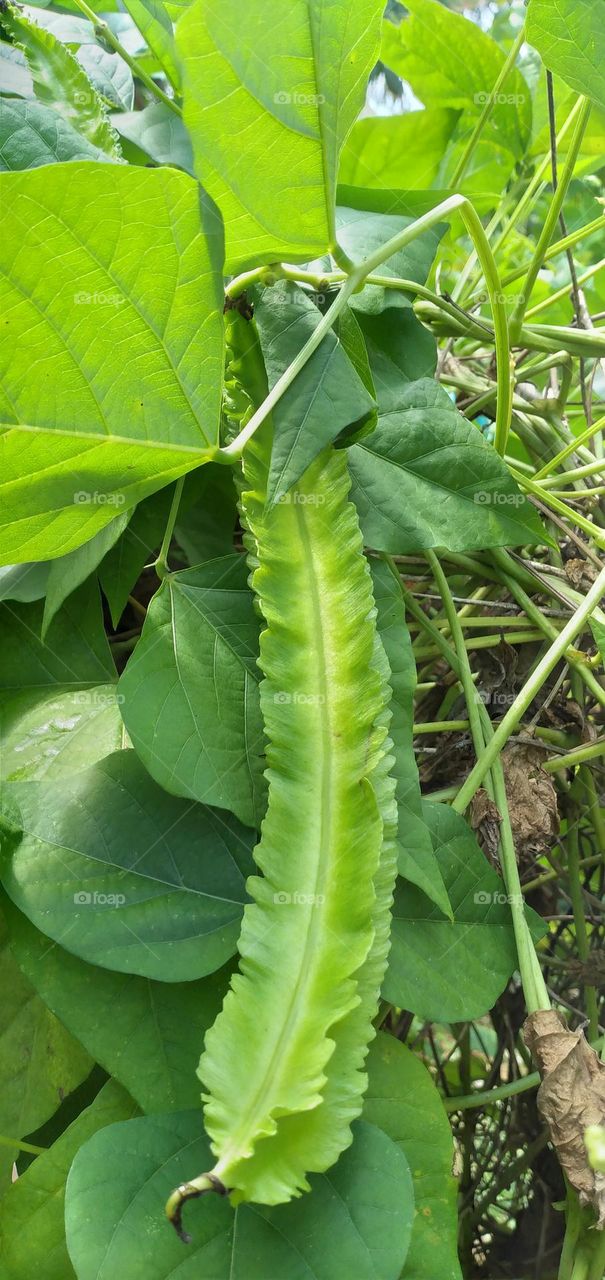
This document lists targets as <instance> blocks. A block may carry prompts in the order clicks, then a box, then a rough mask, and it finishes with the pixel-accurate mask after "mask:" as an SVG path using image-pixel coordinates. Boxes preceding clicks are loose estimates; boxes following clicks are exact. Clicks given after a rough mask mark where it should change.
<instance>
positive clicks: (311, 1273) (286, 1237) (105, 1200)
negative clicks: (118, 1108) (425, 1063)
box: [65, 1111, 414, 1280]
mask: <svg viewBox="0 0 605 1280" xmlns="http://www.w3.org/2000/svg"><path fill="white" fill-rule="evenodd" d="M209 1161H210V1162H211V1161H212V1157H211V1154H210V1150H209V1146H208V1141H207V1139H206V1138H205V1137H204V1136H203V1134H202V1132H201V1121H200V1116H199V1113H198V1112H196V1111H193V1112H192V1111H184V1112H179V1113H177V1114H175V1115H171V1116H145V1117H144V1118H141V1119H139V1120H128V1121H126V1122H124V1123H122V1124H120V1125H112V1126H111V1127H110V1128H108V1129H105V1130H103V1131H101V1132H100V1133H98V1134H96V1136H95V1137H94V1138H92V1139H91V1141H90V1142H88V1143H87V1144H86V1146H85V1147H82V1148H81V1150H80V1151H79V1152H78V1155H77V1156H76V1158H75V1160H74V1163H73V1165H72V1168H71V1172H70V1174H69V1178H68V1183H67V1196H66V1211H65V1221H66V1229H67V1244H68V1248H69V1254H70V1257H71V1260H72V1263H73V1265H74V1268H75V1271H76V1275H77V1277H78V1280H110V1277H114V1276H115V1275H116V1273H117V1274H119V1275H120V1276H124V1277H125V1280H126V1277H128V1280H130V1277H133V1278H134V1276H136V1275H137V1274H140V1275H141V1276H142V1275H143V1274H147V1272H148V1269H149V1268H150V1267H153V1275H154V1280H176V1277H177V1276H178V1277H179V1280H199V1277H202V1276H208V1277H210V1276H211V1277H212V1280H268V1277H271V1280H278V1277H279V1278H280V1280H281V1277H286V1276H287V1277H288V1280H342V1277H343V1276H351V1277H353V1276H354V1277H355V1280H398V1277H399V1275H400V1273H401V1267H402V1265H403V1262H404V1260H405V1255H406V1252H407V1248H408V1244H409V1239H410V1232H411V1225H412V1216H413V1211H414V1208H413V1206H414V1200H413V1192H412V1182H411V1177H410V1173H409V1169H408V1166H407V1161H406V1159H405V1156H404V1155H403V1152H402V1151H401V1150H400V1148H399V1147H398V1146H397V1145H396V1144H395V1143H394V1142H392V1141H391V1139H390V1138H388V1137H387V1135H386V1134H385V1133H383V1132H382V1131H381V1130H380V1129H375V1128H374V1127H373V1126H372V1125H369V1124H366V1123H365V1122H364V1121H358V1123H357V1125H356V1126H355V1140H354V1143H353V1146H352V1147H351V1148H349V1150H348V1151H345V1153H344V1155H343V1156H341V1158H340V1160H339V1162H338V1164H337V1165H335V1166H334V1167H333V1168H332V1169H330V1170H329V1171H328V1172H327V1173H326V1174H322V1175H315V1176H312V1177H311V1179H310V1181H311V1185H312V1190H311V1192H310V1193H309V1194H308V1195H305V1196H302V1197H301V1198H300V1199H299V1200H294V1201H292V1202H291V1203H290V1204H286V1205H279V1206H278V1207H277V1208H275V1209H267V1208H264V1207H263V1206H262V1205H242V1206H241V1207H240V1208H238V1209H236V1210H233V1209H232V1208H231V1206H230V1204H229V1203H228V1202H227V1201H226V1200H224V1199H221V1198H219V1197H217V1196H206V1197H205V1199H204V1201H202V1202H201V1203H200V1204H198V1205H197V1206H195V1205H194V1206H191V1207H190V1208H189V1210H188V1220H187V1225H188V1227H189V1229H190V1231H191V1233H192V1235H193V1244H192V1245H190V1246H189V1251H188V1253H187V1254H184V1253H183V1245H182V1244H181V1242H180V1240H178V1239H177V1237H176V1235H175V1233H174V1231H173V1230H172V1228H171V1227H170V1226H169V1225H168V1224H167V1223H166V1222H165V1221H164V1224H163V1225H161V1223H162V1213H163V1206H164V1202H165V1200H166V1198H167V1196H168V1195H169V1193H170V1192H171V1191H172V1189H173V1188H174V1187H175V1186H176V1185H177V1184H178V1183H181V1182H183V1181H185V1180H186V1179H187V1178H190V1177H193V1176H195V1175H196V1174H197V1173H199V1171H200V1169H207V1168H209V1167H210V1165H209Z"/></svg>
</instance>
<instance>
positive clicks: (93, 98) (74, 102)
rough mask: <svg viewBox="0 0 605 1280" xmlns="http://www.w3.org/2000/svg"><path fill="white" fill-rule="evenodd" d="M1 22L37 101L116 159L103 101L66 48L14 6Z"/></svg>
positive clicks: (117, 154)
mask: <svg viewBox="0 0 605 1280" xmlns="http://www.w3.org/2000/svg"><path fill="white" fill-rule="evenodd" d="M36 17H37V15H36ZM2 22H3V23H4V25H5V26H6V27H7V29H8V31H9V32H10V33H11V35H12V36H13V37H14V39H15V40H16V41H18V43H19V45H20V46H21V47H22V49H23V51H24V53H25V57H26V59H27V64H28V67H29V69H30V72H31V74H32V78H33V82H34V93H35V95H36V98H37V99H38V100H39V102H42V103H44V104H45V105H46V106H50V107H53V108H54V109H55V110H56V111H58V112H59V114H60V115H62V116H63V117H64V119H65V120H67V121H68V123H69V124H71V125H73V127H74V129H77V130H78V132H79V133H81V134H82V135H83V137H85V138H87V139H88V141H89V142H90V143H92V145H93V146H94V147H98V148H99V150H100V151H102V152H104V153H105V158H108V159H110V160H118V159H120V156H121V153H120V146H119V143H118V138H117V134H116V133H115V132H114V130H113V129H112V127H111V125H110V123H109V120H108V119H107V114H106V111H105V108H104V106H103V103H102V102H101V99H100V98H99V95H98V93H97V92H96V90H95V89H94V87H93V85H92V84H91V82H90V80H89V79H88V76H87V75H86V72H85V71H84V69H83V67H81V66H80V64H79V63H78V62H77V61H76V59H75V57H74V55H73V54H72V53H70V51H69V49H67V48H66V46H65V45H64V44H61V42H60V40H59V39H57V37H56V36H55V35H53V33H52V31H48V30H47V31H45V30H43V28H42V27H41V26H39V25H38V23H37V21H36V22H30V21H29V19H28V18H27V17H26V16H25V14H24V13H22V12H21V11H20V10H18V9H13V8H10V9H8V10H7V11H5V12H4V14H3V16H2Z"/></svg>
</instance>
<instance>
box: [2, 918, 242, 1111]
mask: <svg viewBox="0 0 605 1280" xmlns="http://www.w3.org/2000/svg"><path fill="white" fill-rule="evenodd" d="M7 920H8V925H9V930H10V942H11V947H12V950H13V953H14V955H15V958H16V960H17V962H18V964H19V966H20V968H21V969H22V971H23V973H24V974H25V975H26V977H27V978H28V980H29V981H30V982H31V984H32V986H33V987H34V988H35V990H36V991H37V992H38V994H39V995H40V996H41V998H42V1000H43V1001H44V1004H45V1005H46V1006H47V1007H48V1008H49V1009H50V1010H52V1012H53V1013H54V1014H56V1016H57V1017H58V1018H60V1019H61V1022H62V1023H63V1025H64V1026H65V1027H67V1028H68V1029H69V1031H71V1032H72V1033H73V1035H74V1036H76V1037H77V1039H78V1040H79V1041H80V1043H81V1044H83V1045H84V1046H85V1048H86V1049H87V1050H88V1052H89V1053H90V1054H91V1056H92V1057H93V1058H94V1060H95V1062H98V1063H100V1065H101V1066H102V1067H104V1068H105V1070H106V1071H108V1072H109V1073H110V1075H112V1076H114V1077H115V1079H116V1080H119V1081H120V1082H121V1084H123V1085H124V1088H126V1089H128V1092H129V1093H130V1094H131V1096H132V1097H133V1098H135V1099H136V1101H137V1102H138V1103H139V1106H140V1107H141V1108H142V1110H143V1111H146V1112H157V1111H174V1110H177V1109H179V1108H183V1107H197V1106H198V1105H199V1092H200V1086H199V1081H198V1079H197V1075H196V1068H197V1064H198V1060H199V1056H200V1049H201V1046H202V1043H203V1040H204V1035H205V1033H206V1030H207V1028H208V1027H209V1026H211V1025H212V1023H213V1022H214V1019H215V1017H216V1015H217V1013H218V1012H219V1009H220V1006H221V1001H222V998H223V995H224V992H225V989H226V986H227V982H228V977H229V974H228V971H226V970H225V969H221V970H219V971H218V973H216V974H212V975H211V976H210V977H208V978H201V979H198V981H197V982H181V983H174V982H153V981H150V980H149V979H148V978H139V977H137V976H136V974H132V973H129V974H125V973H112V972H111V971H110V970H109V969H98V968H93V966H92V965H89V964H86V963H85V962H84V961H83V960H79V959H78V958H77V957H76V956H72V955H70V954H69V952H68V951H64V950H63V948H62V947H58V946H56V945H54V946H53V945H50V944H49V941H48V938H46V937H45V936H44V934H42V933H39V932H38V930H37V929H34V927H33V925H31V924H30V922H29V920H27V919H26V917H25V916H24V915H22V914H21V912H20V911H17V910H16V908H15V907H13V905H12V903H9V904H8V907H7ZM198 1114H199V1113H198Z"/></svg>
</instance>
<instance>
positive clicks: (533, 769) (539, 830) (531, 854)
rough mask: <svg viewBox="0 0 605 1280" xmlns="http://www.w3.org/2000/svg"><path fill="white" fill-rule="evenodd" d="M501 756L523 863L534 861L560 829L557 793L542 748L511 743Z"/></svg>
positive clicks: (513, 824) (518, 849) (552, 840)
mask: <svg viewBox="0 0 605 1280" xmlns="http://www.w3.org/2000/svg"><path fill="white" fill-rule="evenodd" d="M501 759H502V768H503V770H504V781H505V783H506V795H507V798H508V807H509V812H510V821H511V827H512V832H513V838H514V841H515V848H516V850H517V855H518V857H519V860H520V861H521V862H528V861H533V860H534V859H535V858H536V857H539V856H540V855H541V854H543V853H545V852H546V851H547V850H549V849H550V848H551V846H552V844H553V842H554V840H555V837H556V836H557V833H558V831H559V811H558V809H557V793H556V791H555V788H554V786H553V783H552V779H551V778H550V776H549V774H547V773H545V772H544V769H543V768H542V763H541V762H542V760H543V759H544V753H543V752H542V751H541V749H540V748H539V747H535V746H533V745H532V744H531V743H522V744H520V745H518V746H509V747H507V748H506V750H505V751H503V753H502V757H501Z"/></svg>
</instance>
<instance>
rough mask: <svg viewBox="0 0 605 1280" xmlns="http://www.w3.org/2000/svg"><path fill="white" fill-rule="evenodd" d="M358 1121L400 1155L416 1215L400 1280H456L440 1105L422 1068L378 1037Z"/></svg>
mask: <svg viewBox="0 0 605 1280" xmlns="http://www.w3.org/2000/svg"><path fill="white" fill-rule="evenodd" d="M368 1073H369V1081H370V1082H369V1085H368V1091H367V1094H366V1100H365V1106H364V1110H363V1114H364V1119H366V1120H369V1122H370V1124H374V1125H377V1126H378V1127H379V1128H380V1129H382V1130H383V1131H384V1132H385V1133H387V1134H388V1135H389V1138H391V1139H392V1140H393V1142H396V1143H397V1145H398V1146H399V1147H400V1148H401V1150H402V1151H403V1153H404V1155H405V1157H406V1159H407V1161H408V1164H409V1166H410V1169H411V1172H412V1178H413V1182H414V1197H415V1203H416V1214H415V1217H414V1228H413V1231H412V1240H411V1244H410V1249H409V1253H408V1256H407V1258H406V1261H405V1266H404V1268H403V1271H402V1273H401V1280H436V1277H437V1276H438V1277H439V1280H462V1272H461V1270H460V1263H459V1262H458V1253H457V1236H458V1221H457V1214H456V1191H457V1187H456V1182H455V1180H454V1178H453V1177H452V1163H453V1158H454V1143H453V1140H452V1131H451V1128H450V1123H449V1120H448V1118H447V1115H446V1113H445V1111H444V1109H443V1104H442V1101H441V1098H440V1096H439V1093H438V1092H437V1089H436V1088H435V1085H434V1084H433V1081H432V1079H431V1077H430V1075H429V1073H428V1071H427V1069H426V1067H425V1066H424V1064H423V1063H422V1062H420V1060H419V1059H418V1058H416V1057H414V1054H412V1053H410V1051H409V1049H406V1047H405V1045H403V1044H400V1042H399V1041H398V1040H395V1039H394V1038H393V1036H387V1035H384V1033H383V1032H381V1033H380V1034H379V1035H378V1037H377V1039H376V1040H375V1042H374V1044H373V1045H372V1046H371V1048H370V1053H369V1057H368Z"/></svg>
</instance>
